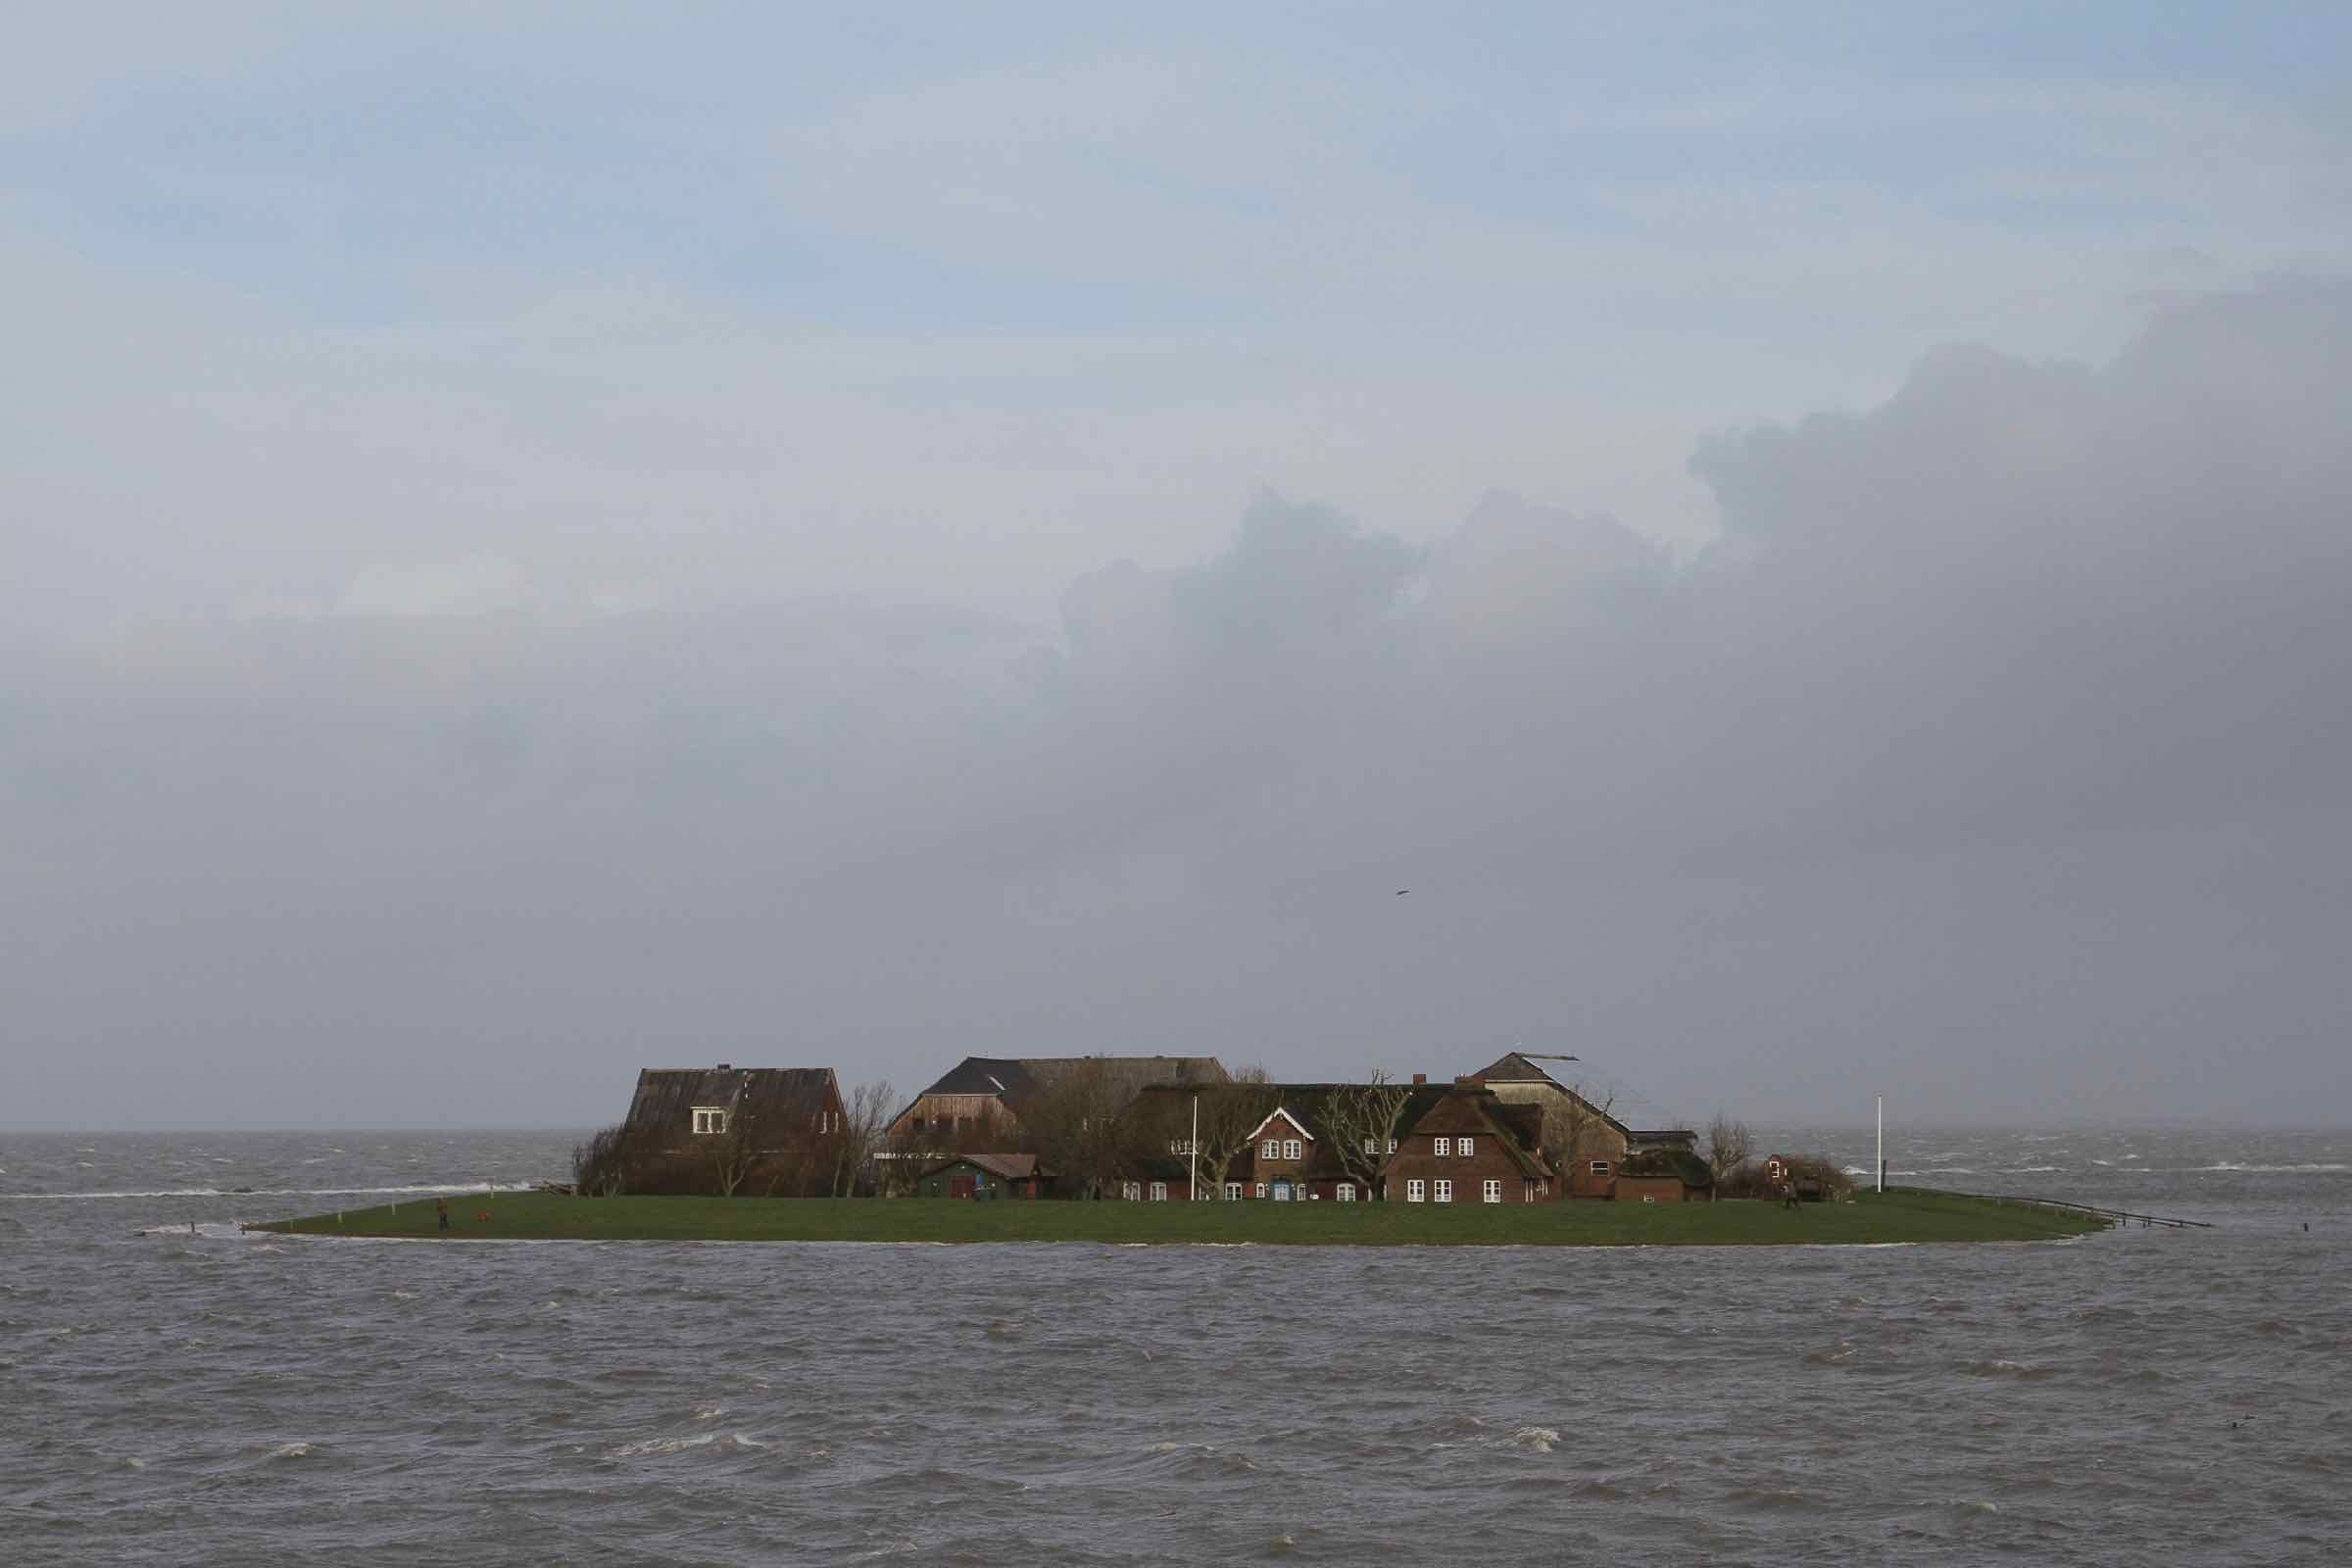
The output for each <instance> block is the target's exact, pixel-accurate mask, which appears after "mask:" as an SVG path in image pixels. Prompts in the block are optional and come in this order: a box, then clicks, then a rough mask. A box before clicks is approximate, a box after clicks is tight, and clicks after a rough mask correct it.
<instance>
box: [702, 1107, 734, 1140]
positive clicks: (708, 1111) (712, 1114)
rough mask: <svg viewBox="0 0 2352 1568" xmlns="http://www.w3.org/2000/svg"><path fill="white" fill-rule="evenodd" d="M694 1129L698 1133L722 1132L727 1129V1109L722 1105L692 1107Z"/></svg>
mask: <svg viewBox="0 0 2352 1568" xmlns="http://www.w3.org/2000/svg"><path fill="white" fill-rule="evenodd" d="M694 1130H695V1131H696V1132H697V1133H698V1134H699V1133H723V1132H725V1131H726V1130H727V1111H726V1107H725V1106H723V1105H697V1106H695V1107H694Z"/></svg>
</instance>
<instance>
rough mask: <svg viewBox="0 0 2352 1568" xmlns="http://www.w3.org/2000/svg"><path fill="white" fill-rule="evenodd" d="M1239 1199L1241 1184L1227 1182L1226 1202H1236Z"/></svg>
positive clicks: (1240, 1196) (1240, 1198)
mask: <svg viewBox="0 0 2352 1568" xmlns="http://www.w3.org/2000/svg"><path fill="white" fill-rule="evenodd" d="M1225 1201H1227V1202H1228V1203H1238V1202H1240V1201H1242V1184H1241V1183H1240V1182H1227V1183H1226V1184H1225Z"/></svg>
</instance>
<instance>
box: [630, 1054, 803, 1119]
mask: <svg viewBox="0 0 2352 1568" xmlns="http://www.w3.org/2000/svg"><path fill="white" fill-rule="evenodd" d="M838 1094H839V1091H838V1090H837V1089H836V1088H835V1087H834V1082H833V1069H832V1068H830V1067H647V1068H644V1069H642V1070H641V1071H640V1072H639V1073H638V1074H637V1092H636V1094H634V1095H633V1096H631V1097H630V1100H629V1117H628V1125H629V1128H630V1129H631V1130H632V1131H653V1132H662V1133H676V1132H680V1131H684V1130H685V1129H687V1128H688V1127H689V1126H690V1125H691V1122H692V1117H693V1112H694V1110H695V1107H697V1106H699V1105H714V1106H717V1107H718V1108H720V1109H722V1110H725V1111H726V1112H727V1113H728V1114H729V1115H730V1116H734V1117H739V1118H742V1120H743V1122H744V1125H745V1126H747V1127H756V1126H759V1125H760V1124H762V1123H765V1124H767V1125H769V1126H772V1127H775V1128H778V1129H780V1130H782V1129H789V1130H792V1131H800V1130H803V1128H804V1122H803V1121H802V1120H800V1119H798V1118H806V1119H807V1121H809V1122H813V1121H814V1119H815V1117H816V1115H817V1113H818V1112H819V1111H822V1110H825V1109H827V1108H829V1107H830V1106H831V1105H832V1104H833V1103H834V1101H835V1099H836V1098H837V1097H838Z"/></svg>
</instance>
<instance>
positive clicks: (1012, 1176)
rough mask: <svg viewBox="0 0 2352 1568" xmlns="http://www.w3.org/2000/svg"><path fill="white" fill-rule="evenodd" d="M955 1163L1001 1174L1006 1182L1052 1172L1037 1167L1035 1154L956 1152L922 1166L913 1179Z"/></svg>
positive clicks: (992, 1173) (949, 1166)
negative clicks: (948, 1157)
mask: <svg viewBox="0 0 2352 1568" xmlns="http://www.w3.org/2000/svg"><path fill="white" fill-rule="evenodd" d="M956 1165H974V1166H977V1167H979V1168H980V1169H981V1170H984V1171H986V1172H988V1173H989V1174H990V1175H991V1176H1002V1177H1004V1178H1005V1180H1006V1181H1008V1182H1024V1181H1027V1180H1028V1179H1029V1178H1030V1177H1032V1176H1050V1175H1052V1174H1053V1173H1052V1172H1050V1171H1043V1170H1040V1169H1038V1168H1037V1156H1036V1155H1035V1154H957V1155H956V1156H955V1157H953V1158H951V1159H943V1160H940V1161H939V1162H937V1163H936V1164H931V1165H926V1166H924V1167H923V1168H922V1170H920V1171H919V1172H917V1173H916V1175H915V1180H916V1181H921V1180H922V1179H923V1178H924V1177H925V1176H936V1175H938V1174H939V1173H940V1172H941V1171H943V1170H948V1169H950V1168H952V1167H954V1166H956Z"/></svg>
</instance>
